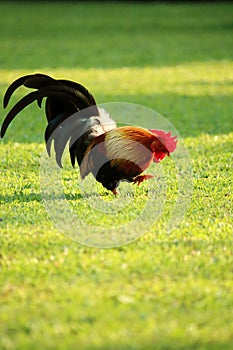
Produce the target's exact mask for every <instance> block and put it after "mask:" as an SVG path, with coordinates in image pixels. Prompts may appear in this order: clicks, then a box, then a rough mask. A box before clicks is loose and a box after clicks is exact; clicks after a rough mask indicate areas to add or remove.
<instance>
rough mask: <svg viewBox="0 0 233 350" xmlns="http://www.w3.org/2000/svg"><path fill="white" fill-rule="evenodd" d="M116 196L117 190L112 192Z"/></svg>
mask: <svg viewBox="0 0 233 350" xmlns="http://www.w3.org/2000/svg"><path fill="white" fill-rule="evenodd" d="M111 192H112V193H113V194H114V195H115V196H116V195H117V194H118V192H117V190H116V189H115V188H114V190H112V191H111Z"/></svg>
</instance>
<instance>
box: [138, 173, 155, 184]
mask: <svg viewBox="0 0 233 350" xmlns="http://www.w3.org/2000/svg"><path fill="white" fill-rule="evenodd" d="M153 177H154V176H153V175H139V176H136V177H135V178H134V179H133V183H134V184H138V186H139V185H140V183H141V182H143V181H145V180H148V179H152V178H153Z"/></svg>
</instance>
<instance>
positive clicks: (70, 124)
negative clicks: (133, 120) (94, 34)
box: [1, 74, 177, 194]
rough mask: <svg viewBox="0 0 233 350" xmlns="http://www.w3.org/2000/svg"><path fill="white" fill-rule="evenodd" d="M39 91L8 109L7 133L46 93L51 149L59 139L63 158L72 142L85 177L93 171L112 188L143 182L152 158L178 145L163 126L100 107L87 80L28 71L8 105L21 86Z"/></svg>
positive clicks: (73, 153) (58, 158) (13, 87)
mask: <svg viewBox="0 0 233 350" xmlns="http://www.w3.org/2000/svg"><path fill="white" fill-rule="evenodd" d="M22 85H24V86H26V87H28V88H34V89H36V91H33V92H31V93H29V94H28V95H26V96H24V97H23V98H22V99H21V100H20V101H19V102H17V103H16V105H15V106H14V107H13V108H12V109H11V110H10V112H9V113H8V114H7V116H6V118H5V120H4V121H3V124H2V128H1V137H4V135H5V132H6V130H7V128H8V126H9V124H10V123H11V121H12V120H13V119H14V117H15V116H16V115H17V114H18V113H19V112H20V111H21V110H22V109H24V108H25V107H26V106H27V105H29V104H30V103H32V102H33V101H37V103H38V105H39V107H41V104H42V100H43V98H46V103H45V113H46V118H47V121H48V125H47V127H46V130H45V141H46V147H47V151H48V153H49V154H50V149H51V142H52V141H54V149H55V154H56V161H57V163H58V165H59V166H62V163H61V158H62V154H63V152H64V149H65V146H66V144H67V143H68V142H69V152H70V158H71V163H72V165H73V166H74V165H75V161H76V160H77V162H78V164H79V167H80V173H81V177H82V178H85V176H87V175H88V174H89V173H92V174H93V175H94V177H95V178H96V180H97V181H99V182H100V183H101V184H102V185H103V186H104V187H105V188H106V189H108V190H110V191H112V192H113V193H114V194H116V193H117V191H116V188H117V187H118V185H119V182H120V181H124V180H125V181H130V182H133V183H137V184H138V185H139V184H140V183H141V182H142V181H144V180H147V179H149V178H151V177H153V176H152V175H141V174H142V173H143V171H144V170H146V169H147V168H148V167H149V166H150V164H151V163H152V162H156V163H158V162H160V161H161V160H162V159H163V158H164V157H165V156H166V155H167V156H169V155H170V153H172V152H174V151H175V149H176V144H177V139H176V136H171V133H170V132H168V133H166V132H164V131H163V130H147V129H144V128H140V127H134V126H124V127H119V128H117V126H116V123H115V122H114V121H113V120H112V119H111V118H110V116H109V114H108V113H107V112H106V111H105V110H104V109H102V108H99V107H97V105H96V102H95V99H94V97H93V96H92V94H91V93H90V92H89V91H88V90H87V89H86V88H85V87H84V86H82V85H81V84H78V83H75V82H73V81H69V80H55V79H53V78H51V77H49V76H47V75H44V74H33V75H27V76H23V77H21V78H19V79H17V80H16V81H14V82H13V83H12V84H11V85H10V86H9V87H8V89H7V91H6V93H5V96H4V101H3V105H4V108H6V107H7V105H8V102H9V100H10V97H11V95H12V94H13V93H14V91H15V90H16V89H17V88H18V87H20V86H22Z"/></svg>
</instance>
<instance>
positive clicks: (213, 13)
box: [0, 2, 233, 350]
mask: <svg viewBox="0 0 233 350" xmlns="http://www.w3.org/2000/svg"><path fill="white" fill-rule="evenodd" d="M232 12H233V4H230V3H216V4H211V3H208V4H195V3H191V4H172V5H171V4H170V5H169V4H145V3H144V4H122V3H114V4H101V3H98V4H93V3H92V4H89V5H88V6H87V3H69V2H66V3H62V2H59V3H46V2H43V3H39V2H37V3H29V2H25V3H23V2H17V3H14V2H6V3H4V2H1V3H0V23H1V32H0V40H1V53H0V94H1V100H2V97H3V94H4V92H5V89H6V88H7V86H8V85H9V84H10V83H11V82H12V81H13V80H14V79H16V78H18V77H19V76H20V75H23V74H30V73H34V72H43V73H47V74H51V75H52V76H54V77H55V78H65V79H72V80H75V81H78V82H80V83H83V84H84V85H85V86H87V87H88V88H89V89H90V90H91V92H92V93H93V94H94V96H95V97H96V99H97V101H98V103H107V102H128V103H135V104H140V105H143V106H146V107H149V108H152V109H154V110H156V111H158V112H159V113H161V114H162V115H163V116H164V117H166V118H167V119H168V120H169V121H170V123H172V124H173V125H174V127H175V128H176V129H177V130H178V132H179V133H180V135H181V137H182V138H183V140H184V144H185V146H186V148H187V150H188V152H189V155H190V158H191V161H192V170H193V176H192V179H190V183H191V182H192V181H193V194H192V198H191V203H190V205H189V206H188V207H187V211H186V214H185V216H184V218H183V221H182V222H181V223H180V225H179V226H178V227H177V228H176V229H175V230H173V231H172V232H169V233H168V232H167V231H166V222H167V220H168V218H169V210H170V209H169V208H170V207H171V206H169V203H173V201H174V198H176V195H177V192H176V184H175V185H174V186H173V182H172V175H169V178H168V182H167V189H166V196H165V202H166V203H165V205H164V208H162V212H163V213H162V214H161V215H160V217H159V218H158V220H157V218H156V215H158V212H157V211H156V209H155V211H154V215H155V220H154V225H153V226H152V227H150V228H149V230H148V232H147V233H146V234H145V235H143V236H142V237H141V238H140V239H138V240H137V241H135V242H134V243H131V244H129V245H125V246H121V247H117V248H112V249H96V248H91V247H85V246H81V245H79V244H77V243H75V242H73V241H72V240H70V239H69V238H68V237H67V236H65V235H63V234H61V233H60V232H59V231H58V230H57V228H56V227H55V223H54V220H50V218H49V216H48V213H47V211H46V209H45V206H44V203H43V200H42V196H41V188H40V172H41V167H40V159H41V154H42V153H43V152H44V149H45V146H44V142H43V132H44V128H45V125H46V123H45V118H44V117H43V111H40V110H39V109H38V108H37V107H36V104H34V105H33V106H30V107H28V108H27V109H26V110H25V111H24V112H23V113H21V114H20V115H19V116H18V117H17V118H16V119H15V120H14V122H13V123H12V126H11V127H10V128H9V130H8V131H7V134H6V137H5V138H4V139H3V140H1V142H0V153H1V156H0V166H1V173H0V202H1V207H0V272H1V273H0V349H1V350H2V349H4V350H18V349H21V350H25V349H38V350H39V349H64V350H65V349H83V350H87V349H92V350H104V349H106V350H110V349H113V350H115V349H117V350H142V349H145V350H154V349H161V350H165V349H167V350H170V349H171V350H172V349H177V350H182V349H183V350H191V349H192V350H194V349H196V350H204V349H211V350H225V349H229V350H230V349H232V348H233V341H232V339H233V317H232V306H233V282H232V266H233V258H232V232H233V223H232V192H233V189H232V182H233V176H232V160H233V159H232V149H233V147H232V146H233V128H232V127H233V121H232V110H233V98H232V96H233V88H232V80H233V60H232V56H233V55H232V35H233V33H232ZM25 91H26V90H25V89H23V88H22V89H21V90H19V91H18V92H17V93H16V95H15V97H13V99H12V102H11V103H12V104H13V102H16V100H17V99H19V98H20V97H21V96H23V94H24V93H25ZM12 104H11V105H12ZM5 115H6V111H4V110H3V109H1V113H0V122H2V121H3V119H4V116H5ZM125 118H126V117H125ZM125 122H127V120H125ZM137 123H138V124H140V118H139V119H138V120H135V124H137ZM155 128H156V126H155ZM65 164H66V166H65V169H64V171H63V172H62V181H63V184H64V194H65V196H66V199H67V201H68V203H69V205H70V206H71V207H72V208H73V209H74V210H76V212H78V213H79V214H80V215H81V216H82V217H83V219H86V220H87V221H88V220H89V221H90V222H92V223H93V222H94V224H95V225H96V226H101V227H102V226H104V227H107V228H109V227H110V226H111V222H112V221H111V220H114V225H115V226H116V228H117V227H118V226H121V225H123V223H125V222H127V220H132V217H133V215H135V213H137V212H138V213H140V211H141V208H142V207H143V205H144V203H145V201H146V200H147V199H148V196H147V193H148V187H147V186H149V182H148V185H147V184H145V185H143V186H142V187H140V188H137V189H136V190H135V192H131V191H132V187H133V186H132V185H127V184H125V186H122V194H121V196H122V197H120V198H122V203H123V204H124V203H126V204H127V205H126V206H125V207H124V208H123V211H122V210H119V215H115V214H114V215H112V213H107V212H106V210H105V209H106V208H110V209H109V210H111V208H114V205H115V204H114V203H116V201H117V200H118V199H114V198H113V197H112V196H111V195H109V194H107V193H106V191H104V190H102V189H101V188H100V187H99V186H97V185H96V184H95V182H94V181H92V179H91V178H90V180H88V181H90V182H88V184H87V186H89V190H90V191H89V197H88V198H89V202H88V201H86V199H85V198H84V196H83V195H82V191H81V188H80V181H79V180H78V171H77V170H75V171H74V170H72V169H71V167H70V165H69V164H68V162H66V160H65ZM162 166H163V169H164V172H165V173H166V172H167V173H169V174H173V171H174V166H173V162H172V160H170V159H167V160H164V162H163V165H162ZM155 171H156V169H155ZM152 183H153V182H152ZM123 185H124V184H123ZM91 186H92V187H91ZM127 186H128V187H127ZM150 186H151V185H150ZM155 186H156V181H155ZM92 190H93V191H92ZM90 203H93V205H97V204H96V203H98V205H101V203H104V205H105V206H104V209H103V212H101V210H99V211H98V208H99V207H98V205H97V210H92V208H91V207H90V205H89V204H90ZM161 205H162V203H161ZM94 209H95V208H94ZM145 217H146V215H145ZM90 227H94V229H93V234H94V233H95V232H94V231H95V226H88V228H87V231H88V232H87V234H88V235H90V234H92V231H91V228H90ZM135 229H136V228H135V225H134V224H132V225H129V227H128V233H129V234H133V233H134V231H135ZM77 230H78V228H77ZM116 232H117V231H116Z"/></svg>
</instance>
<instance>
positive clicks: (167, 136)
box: [149, 129, 178, 153]
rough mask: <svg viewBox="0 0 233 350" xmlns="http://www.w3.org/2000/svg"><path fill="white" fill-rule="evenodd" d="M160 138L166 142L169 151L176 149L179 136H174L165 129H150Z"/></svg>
mask: <svg viewBox="0 0 233 350" xmlns="http://www.w3.org/2000/svg"><path fill="white" fill-rule="evenodd" d="M149 131H150V132H152V133H153V134H154V135H155V136H157V137H158V139H159V140H160V141H161V142H162V143H163V144H164V146H165V147H166V149H167V150H168V152H169V153H172V152H174V151H175V149H176V144H177V142H178V140H177V136H172V133H171V132H170V131H169V132H165V131H163V130H153V129H149Z"/></svg>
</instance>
